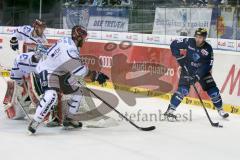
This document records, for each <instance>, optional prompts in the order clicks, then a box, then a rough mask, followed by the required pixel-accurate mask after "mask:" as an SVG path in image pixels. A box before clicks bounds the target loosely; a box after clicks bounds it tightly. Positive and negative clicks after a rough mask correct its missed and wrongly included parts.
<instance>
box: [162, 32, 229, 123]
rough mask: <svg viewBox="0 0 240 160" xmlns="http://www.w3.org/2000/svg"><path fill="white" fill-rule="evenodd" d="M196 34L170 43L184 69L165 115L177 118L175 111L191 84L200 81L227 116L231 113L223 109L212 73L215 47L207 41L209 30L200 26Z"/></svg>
mask: <svg viewBox="0 0 240 160" xmlns="http://www.w3.org/2000/svg"><path fill="white" fill-rule="evenodd" d="M194 36H195V38H184V39H182V40H175V41H173V42H172V43H171V45H170V48H171V51H172V54H173V56H174V57H176V60H177V62H178V64H179V65H180V66H181V67H182V71H181V75H180V79H179V83H178V89H177V91H176V92H175V93H174V94H173V96H172V98H171V101H170V104H169V106H168V109H167V111H166V112H165V116H168V117H175V118H176V116H175V114H174V111H175V110H176V108H177V107H178V106H179V104H180V103H181V102H182V100H183V98H184V97H185V96H187V95H188V93H189V89H190V85H191V84H193V83H196V82H198V83H200V85H201V87H202V89H203V90H204V91H206V92H207V94H208V96H209V97H210V98H211V100H212V102H213V104H214V106H215V107H216V109H217V110H218V113H219V115H220V116H221V117H223V118H227V117H228V116H229V114H228V113H226V112H225V111H224V110H223V105H222V98H221V95H220V93H219V89H218V87H217V86H216V83H215V81H214V79H213V77H212V74H211V69H212V65H213V49H212V47H211V45H210V44H209V43H207V42H206V37H207V30H206V29H204V28H198V29H197V30H196V32H195V35H194ZM180 50H186V54H185V55H183V54H181V52H180ZM184 66H185V67H186V68H187V70H186V69H185V68H184Z"/></svg>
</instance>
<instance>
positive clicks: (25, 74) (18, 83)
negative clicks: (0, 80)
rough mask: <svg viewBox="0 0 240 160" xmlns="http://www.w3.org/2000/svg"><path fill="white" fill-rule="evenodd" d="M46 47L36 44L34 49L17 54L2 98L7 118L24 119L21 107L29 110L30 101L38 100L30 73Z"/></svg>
mask: <svg viewBox="0 0 240 160" xmlns="http://www.w3.org/2000/svg"><path fill="white" fill-rule="evenodd" d="M46 51H47V48H45V47H44V46H43V45H37V47H36V50H35V51H32V52H28V53H22V54H19V55H17V57H16V58H15V61H14V65H13V68H12V69H11V73H10V78H11V79H12V80H10V81H8V82H7V92H6V95H5V98H4V102H3V103H4V104H5V106H4V110H5V112H6V114H7V116H8V118H9V119H15V120H16V119H24V117H25V116H26V115H25V113H24V112H23V109H25V110H26V111H28V110H29V106H30V105H31V103H33V104H34V103H35V104H36V103H37V102H38V98H37V97H38V95H37V94H35V91H34V90H33V89H32V87H33V83H31V82H30V81H31V80H30V73H34V72H35V71H36V66H37V63H38V62H39V60H40V59H41V57H42V56H43V55H44V54H45V53H46Z"/></svg>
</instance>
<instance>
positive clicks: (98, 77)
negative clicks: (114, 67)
mask: <svg viewBox="0 0 240 160" xmlns="http://www.w3.org/2000/svg"><path fill="white" fill-rule="evenodd" d="M91 79H92V81H93V82H95V81H97V82H98V83H99V84H104V83H105V82H106V81H107V80H108V79H109V77H108V76H107V75H105V74H104V73H102V72H98V71H92V77H91Z"/></svg>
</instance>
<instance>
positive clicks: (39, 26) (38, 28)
mask: <svg viewBox="0 0 240 160" xmlns="http://www.w3.org/2000/svg"><path fill="white" fill-rule="evenodd" d="M32 26H33V28H34V31H35V33H36V35H37V36H39V37H42V35H43V32H44V30H45V28H46V27H47V25H46V22H44V21H43V20H40V19H36V20H35V21H34V22H33V25H32Z"/></svg>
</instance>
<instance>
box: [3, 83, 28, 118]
mask: <svg viewBox="0 0 240 160" xmlns="http://www.w3.org/2000/svg"><path fill="white" fill-rule="evenodd" d="M30 103H31V102H30V101H29V100H28V94H27V92H26V88H24V86H22V87H21V86H19V85H17V84H16V82H14V81H8V82H7V92H6V94H5V98H4V102H3V104H4V105H5V106H4V110H5V112H6V114H7V117H8V118H9V119H23V118H24V117H25V114H24V112H23V111H22V107H24V108H26V107H28V106H29V105H30Z"/></svg>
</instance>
